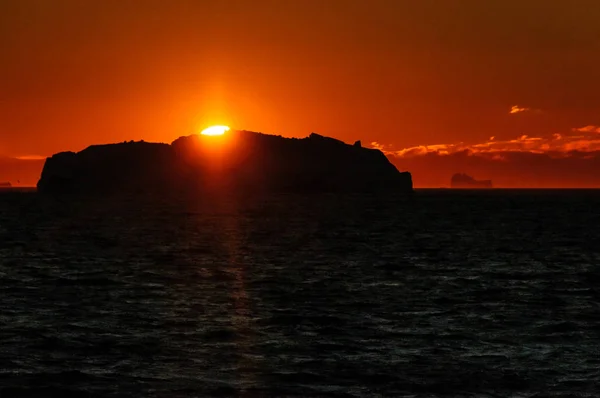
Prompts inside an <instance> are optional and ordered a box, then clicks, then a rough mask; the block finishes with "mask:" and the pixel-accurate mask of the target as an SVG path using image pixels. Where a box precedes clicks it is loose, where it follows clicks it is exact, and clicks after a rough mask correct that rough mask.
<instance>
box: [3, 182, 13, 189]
mask: <svg viewBox="0 0 600 398" xmlns="http://www.w3.org/2000/svg"><path fill="white" fill-rule="evenodd" d="M11 187H12V184H11V183H10V182H0V188H11Z"/></svg>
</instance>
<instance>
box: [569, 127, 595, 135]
mask: <svg viewBox="0 0 600 398" xmlns="http://www.w3.org/2000/svg"><path fill="white" fill-rule="evenodd" d="M573 131H579V132H581V133H598V134H600V127H598V126H592V125H590V126H585V127H579V128H575V129H573Z"/></svg>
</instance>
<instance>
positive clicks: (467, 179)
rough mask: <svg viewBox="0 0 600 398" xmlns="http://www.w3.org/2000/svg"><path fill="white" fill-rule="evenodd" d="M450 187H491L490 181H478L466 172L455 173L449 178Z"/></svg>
mask: <svg viewBox="0 0 600 398" xmlns="http://www.w3.org/2000/svg"><path fill="white" fill-rule="evenodd" d="M450 188H492V181H491V180H481V181H479V180H476V179H474V178H473V177H471V176H470V175H468V174H464V173H456V174H454V175H453V176H452V179H451V180H450Z"/></svg>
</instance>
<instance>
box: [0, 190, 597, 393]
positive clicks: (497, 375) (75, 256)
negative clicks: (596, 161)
mask: <svg viewBox="0 0 600 398" xmlns="http://www.w3.org/2000/svg"><path fill="white" fill-rule="evenodd" d="M0 327H1V328H0V396H1V397H2V398H4V397H12V396H15V397H22V396H26V397H45V396H57V397H78V396H89V397H117V396H118V397H120V396H131V397H194V396H247V397H252V396H257V397H260V396H349V397H350V396H356V397H362V396H367V397H371V396H407V397H438V396H447V397H532V396H536V397H547V396H577V397H595V396H598V395H597V394H598V392H600V191H584V190H582V191H577V190H571V191H547V190H546V191H514V190H490V191H452V190H439V191H435V190H422V191H417V192H416V194H415V195H414V197H413V198H412V200H409V199H407V198H404V197H391V196H384V197H374V196H336V195H307V196H293V195H288V196H285V195H282V196H277V197H271V198H269V199H265V198H259V197H254V198H245V199H232V198H228V199H226V198H225V197H220V198H218V197H217V198H212V199H203V200H190V199H188V200H183V199H175V198H172V199H169V200H167V199H162V200H159V199H152V198H141V197H125V198H108V199H107V198H105V199H99V198H96V199H93V198H77V199H73V198H71V199H67V198H49V197H43V196H40V195H37V194H35V193H32V192H29V193H28V192H9V191H5V192H2V193H0Z"/></svg>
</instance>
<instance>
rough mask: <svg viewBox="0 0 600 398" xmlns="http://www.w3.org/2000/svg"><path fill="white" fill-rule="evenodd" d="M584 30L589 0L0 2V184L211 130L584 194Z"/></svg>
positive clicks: (599, 124) (432, 178) (594, 111)
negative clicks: (375, 153) (91, 155)
mask: <svg viewBox="0 0 600 398" xmlns="http://www.w3.org/2000/svg"><path fill="white" fill-rule="evenodd" d="M599 21H600V1H597V0H564V1H562V0H561V1H558V0H519V1H507V0H502V1H500V0H498V1H495V0H487V1H483V0H418V1H415V0H412V1H403V0H297V1H296V0H255V1H250V0H247V1H242V0H189V1H187V0H170V1H164V0H102V1H86V0H55V1H49V0H2V1H0V48H1V49H2V50H1V51H2V58H1V62H0V181H3V180H13V179H14V180H16V179H22V180H23V181H25V182H26V183H28V182H30V181H33V183H35V179H36V178H37V175H35V173H33V174H32V172H31V171H30V168H31V166H27V167H29V169H28V168H27V167H25V166H19V165H23V164H25V163H28V162H37V164H41V162H40V161H36V160H20V161H14V159H13V158H16V157H44V156H48V155H51V154H52V153H55V152H59V151H65V150H74V151H78V150H81V149H83V148H85V147H86V146H88V145H90V144H94V143H109V142H119V141H124V140H131V139H133V140H139V139H144V140H146V141H161V142H171V141H172V140H173V139H175V138H177V137H179V136H181V135H188V134H191V133H197V132H199V131H201V130H202V129H203V128H204V127H206V126H208V125H212V124H223V125H229V126H231V127H232V128H238V129H246V130H252V131H260V132H264V133H269V134H281V135H283V136H289V137H304V136H307V135H308V134H310V133H311V132H313V131H314V132H318V133H320V134H323V135H328V136H332V137H335V138H338V139H341V140H344V141H346V142H350V143H352V142H353V141H355V140H358V139H360V140H362V142H363V145H370V146H373V147H377V148H380V149H382V150H384V151H385V152H386V153H387V154H388V156H389V157H390V159H391V160H392V161H393V162H394V163H395V164H396V165H397V166H398V167H399V168H401V169H404V170H409V171H411V172H413V179H414V182H415V186H416V187H437V186H444V185H448V183H449V179H450V176H451V175H452V173H454V172H468V173H470V174H473V175H474V176H475V177H476V178H481V179H488V178H491V179H493V180H494V182H495V185H496V186H508V187H512V186H525V187H546V186H569V187H600V173H599V172H598V171H599V170H600V22H599ZM20 167H24V168H23V171H21V168H20ZM40 167H41V166H40ZM34 168H35V167H34ZM25 170H29V171H25Z"/></svg>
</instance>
